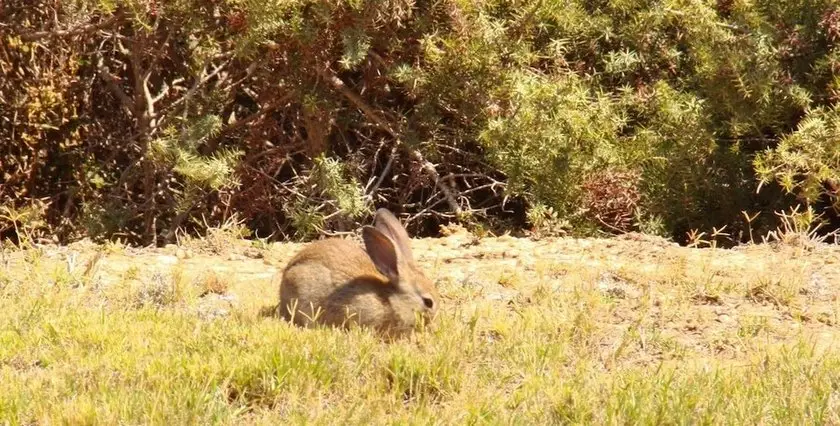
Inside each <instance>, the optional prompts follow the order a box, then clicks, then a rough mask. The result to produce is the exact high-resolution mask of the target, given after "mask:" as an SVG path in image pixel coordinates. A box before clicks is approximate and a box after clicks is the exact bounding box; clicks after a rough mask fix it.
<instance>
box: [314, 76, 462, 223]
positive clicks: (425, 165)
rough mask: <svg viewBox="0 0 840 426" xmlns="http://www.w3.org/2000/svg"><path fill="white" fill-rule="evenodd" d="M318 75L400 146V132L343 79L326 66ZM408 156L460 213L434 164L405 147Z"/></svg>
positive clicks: (455, 210)
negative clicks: (419, 166) (417, 163)
mask: <svg viewBox="0 0 840 426" xmlns="http://www.w3.org/2000/svg"><path fill="white" fill-rule="evenodd" d="M317 72H318V75H319V76H321V78H323V79H324V80H326V81H327V82H328V83H329V84H330V85H331V86H332V87H333V88H334V89H335V90H337V91H338V92H339V93H341V94H342V95H344V97H345V98H347V99H348V100H349V101H350V102H351V103H353V105H355V106H356V107H357V108H359V109H360V110H362V112H363V113H364V114H365V116H367V117H368V119H370V120H371V121H373V122H374V123H375V124H376V125H377V126H379V127H380V128H381V129H383V130H385V131H386V132H388V134H389V135H391V137H393V138H394V139H395V140H396V144H395V146H400V147H402V146H403V144H402V140H401V137H400V132H399V131H397V130H395V129H394V127H393V126H392V125H391V124H390V123H388V122H387V121H386V120H385V119H384V118H382V117H381V116H380V115H379V114H378V113H377V112H376V111H375V110H374V109H373V107H371V106H370V105H368V104H367V103H366V102H365V101H364V100H363V99H362V97H361V96H359V95H358V94H356V93H355V92H354V91H352V90H351V89H350V88H349V87H347V85H346V84H344V82H343V81H341V79H340V78H338V76H336V75H335V74H333V73H332V72H331V71H330V70H329V68H328V67H324V68H318V70H317ZM407 150H408V154H409V156H410V157H411V158H412V159H413V160H415V161H417V162H419V163H420V165H421V169H422V170H423V171H424V172H425V173H426V174H427V175H429V176H430V177H431V178H432V179H433V180H434V182H435V185H436V186H437V187H438V188H439V189H440V191H441V192H443V195H444V196H445V197H446V200H447V201H448V202H449V208H450V209H452V211H454V212H455V213H456V214H460V213H461V207H460V206H459V205H458V203H457V202H456V201H455V197H454V196H453V194H452V189H451V188H449V187H448V186H447V185H446V184H445V183H444V182H443V181H442V180H441V179H440V175H439V174H438V172H437V170H436V169H435V166H434V164H432V163H431V162H428V161H426V160H425V159H424V158H423V154H421V153H420V151H417V150H415V149H410V148H407Z"/></svg>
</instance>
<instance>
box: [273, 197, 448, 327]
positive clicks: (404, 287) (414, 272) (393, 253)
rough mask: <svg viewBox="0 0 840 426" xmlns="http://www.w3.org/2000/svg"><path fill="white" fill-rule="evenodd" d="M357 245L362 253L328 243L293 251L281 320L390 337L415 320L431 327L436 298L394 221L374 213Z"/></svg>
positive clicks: (345, 243)
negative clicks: (359, 328) (362, 328)
mask: <svg viewBox="0 0 840 426" xmlns="http://www.w3.org/2000/svg"><path fill="white" fill-rule="evenodd" d="M362 241H363V242H364V247H365V248H364V249H363V248H362V247H361V246H359V245H358V244H357V243H354V242H352V241H350V240H346V239H339V238H333V239H326V240H321V241H318V242H314V243H311V244H309V245H308V246H306V247H304V248H303V250H301V251H300V252H298V253H297V254H296V255H295V256H294V257H293V258H292V259H291V260H290V261H289V263H288V264H287V266H286V267H285V269H284V270H283V271H282V277H281V282H280V303H279V304H278V310H279V311H280V315H281V316H282V317H283V318H285V319H286V320H288V321H291V322H293V323H294V324H296V325H299V326H304V327H312V326H314V325H316V324H323V325H331V326H341V327H347V326H349V325H351V324H358V325H361V326H366V327H371V328H374V329H376V330H378V331H380V332H383V333H385V334H389V335H393V336H397V335H403V334H406V333H408V332H410V331H411V330H413V329H415V327H416V325H417V320H418V319H419V320H421V321H423V322H427V323H428V322H430V321H431V320H432V319H433V318H434V316H435V314H436V313H437V309H438V305H439V303H440V296H439V294H438V291H437V288H436V287H435V284H434V283H433V282H432V281H431V280H430V279H429V278H427V277H426V275H425V274H424V273H423V272H422V271H421V270H420V268H419V267H418V266H417V264H416V263H415V261H414V257H413V255H412V252H411V247H410V244H411V240H410V239H409V237H408V233H407V232H406V231H405V228H403V226H402V225H401V224H400V222H399V220H398V219H397V218H396V217H394V215H393V214H392V213H391V212H390V211H388V210H387V209H379V210H377V211H376V214H375V218H374V225H373V226H365V227H364V228H363V229H362ZM316 313H317V315H316ZM416 314H419V315H416Z"/></svg>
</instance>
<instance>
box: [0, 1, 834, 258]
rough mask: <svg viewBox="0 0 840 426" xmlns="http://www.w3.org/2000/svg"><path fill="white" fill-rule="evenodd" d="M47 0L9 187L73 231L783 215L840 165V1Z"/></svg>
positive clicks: (145, 232) (151, 232)
mask: <svg viewBox="0 0 840 426" xmlns="http://www.w3.org/2000/svg"><path fill="white" fill-rule="evenodd" d="M29 6H30V5H29V4H28V3H27V2H24V1H22V0H17V1H12V2H7V3H4V6H3V10H4V12H6V13H5V14H4V16H7V17H8V19H6V21H7V22H8V23H9V24H8V25H7V28H10V29H11V31H12V32H11V34H10V35H9V36H8V37H6V36H4V37H3V40H2V46H0V50H2V55H0V70H3V73H4V74H3V75H2V76H0V77H2V78H0V99H3V100H4V101H5V102H4V104H5V105H8V107H7V108H4V109H3V110H2V111H0V118H2V120H0V139H2V140H7V141H11V142H12V143H8V144H3V145H2V146H0V165H2V169H3V173H4V175H3V179H4V182H6V183H5V184H4V185H5V187H4V189H3V191H2V192H0V201H2V202H3V203H4V205H9V206H12V207H14V208H15V209H20V208H24V207H26V206H28V205H29V204H32V203H34V201H33V200H50V201H49V203H48V204H47V206H46V207H45V214H44V221H45V223H46V224H47V225H46V228H49V229H50V230H54V231H55V232H56V234H57V238H59V239H62V240H70V239H73V238H77V237H80V236H83V235H90V234H98V233H101V234H102V235H105V236H110V235H113V234H114V233H116V232H120V233H125V234H127V235H128V236H129V238H130V240H132V241H143V242H147V243H148V242H159V241H158V238H157V237H158V236H167V238H170V239H171V238H172V235H173V228H177V227H180V226H182V225H184V224H188V227H189V228H190V229H191V230H195V231H202V230H206V228H207V227H208V226H213V223H215V224H218V223H220V222H222V221H224V218H225V217H227V215H228V213H230V212H231V211H232V210H233V211H236V212H237V213H240V214H241V217H242V218H243V220H245V222H246V223H248V225H249V226H254V227H255V228H257V229H255V231H256V232H257V234H259V235H291V234H296V235H299V236H307V237H309V236H313V235H314V234H315V233H319V232H327V231H330V230H332V231H335V230H348V229H350V228H352V227H354V226H356V225H358V221H360V220H362V219H363V218H364V217H365V214H366V213H365V212H367V211H368V210H369V209H370V208H372V207H373V204H376V206H377V207H379V206H388V207H392V208H396V209H398V210H401V211H403V212H405V213H408V214H419V213H422V215H421V216H422V220H416V221H412V223H414V224H416V225H417V226H418V229H436V227H434V226H428V225H434V223H432V224H430V223H428V221H440V220H441V219H443V218H447V217H452V214H451V213H452V212H451V211H450V210H451V209H452V206H451V203H452V202H453V200H454V202H457V203H459V207H460V208H461V209H463V210H465V212H466V215H465V216H464V217H467V216H469V217H471V218H472V219H471V220H477V221H486V223H493V224H496V223H504V222H503V221H499V220H497V219H499V218H501V217H504V216H505V215H506V213H505V210H504V209H502V208H501V207H500V206H501V205H503V203H504V201H505V199H506V197H515V198H518V199H519V200H520V201H522V202H524V203H525V204H526V205H527V207H528V208H530V209H535V210H536V211H537V212H538V213H539V212H541V211H542V209H543V208H545V209H549V208H550V209H551V210H550V211H553V212H554V213H553V215H555V216H556V217H554V218H553V219H552V221H557V222H558V223H560V222H562V223H569V224H571V226H572V228H573V229H572V230H576V231H580V232H590V231H591V230H593V229H597V228H604V226H603V225H604V223H603V217H600V216H599V214H602V213H603V212H604V211H606V210H610V211H611V212H612V213H610V214H611V215H612V216H613V218H614V219H615V218H621V220H619V222H620V223H622V225H621V226H620V227H619V228H620V229H656V230H658V231H657V232H660V233H665V234H670V235H672V236H676V237H677V238H684V236H685V233H686V232H687V231H689V230H690V229H694V228H696V229H705V230H709V229H711V228H713V227H715V228H720V227H721V226H724V225H728V226H732V227H735V228H737V227H742V226H743V220H742V218H743V216H742V212H744V211H750V212H763V214H762V217H763V218H764V219H763V220H758V221H756V222H754V223H753V225H755V226H763V227H765V228H766V229H765V230H768V229H772V224H770V223H769V222H768V221H773V220H776V218H775V217H774V216H773V215H772V211H774V210H778V211H780V210H784V209H788V208H791V207H792V204H794V203H795V202H796V201H795V200H794V199H793V197H790V196H787V195H786V194H784V193H783V191H781V190H780V189H779V187H782V188H783V189H784V190H785V191H787V192H789V193H794V194H796V195H798V196H800V197H801V198H802V199H803V200H804V201H805V202H807V203H809V204H815V202H816V201H817V200H818V199H821V197H824V196H825V194H826V191H825V189H824V187H825V185H824V184H825V183H826V181H831V180H836V179H837V175H838V166H837V160H836V156H837V154H836V152H835V151H836V150H835V149H834V144H836V142H837V141H836V140H835V139H836V138H834V137H833V133H835V132H836V131H837V130H838V129H837V128H836V127H837V126H836V121H837V120H836V118H835V117H836V115H837V113H836V112H835V111H836V103H837V100H838V99H840V95H838V94H840V77H838V71H840V65H838V64H840V45H839V44H838V41H840V7H838V6H837V5H836V3H835V2H833V1H830V0H786V1H781V2H778V1H770V0H759V1H754V2H753V1H744V0H732V1H720V2H699V1H685V0H665V1H633V2H629V1H597V2H592V1H583V0H575V1H571V2H561V1H559V0H540V1H531V0H523V1H516V2H511V1H507V0H504V1H503V0H490V1H485V2H467V1H460V0H447V1H441V2H430V3H429V2H420V3H415V2H408V1H403V0H394V1H386V2H381V1H371V0H354V1H336V2H314V1H308V0H300V1H297V0H296V1H286V0H272V1H268V2H265V1H254V0H231V1H227V2H222V3H218V2H217V3H207V2H201V1H197V0H164V1H155V2H148V1H145V0H132V1H130V2H125V3H119V4H118V3H116V2H112V1H104V0H97V1H82V2H69V3H68V2H59V1H57V0H50V1H44V2H40V3H39V4H38V5H37V6H34V7H29ZM9 70H19V71H9ZM313 100H315V101H313ZM398 141H399V144H398ZM394 144H398V148H399V149H396V150H394V151H393V153H390V154H389V152H390V150H389V149H388V148H387V147H388V146H393V145H394ZM383 148H384V149H383ZM401 149H407V150H417V151H418V152H420V153H422V154H423V156H424V158H425V159H426V160H428V161H430V162H432V163H433V164H434V167H435V172H436V175H437V176H441V177H444V179H443V181H444V182H445V184H446V185H450V186H451V188H450V190H451V191H450V192H451V194H449V195H444V193H443V192H442V190H441V184H440V182H436V181H435V178H434V175H435V173H429V170H428V168H426V167H425V166H423V165H422V164H419V163H418V162H416V161H415V156H414V155H404V154H405V152H403V151H402V150H401ZM322 153H329V155H330V157H328V158H327V157H319V156H320V155H322ZM147 159H151V160H152V163H151V164H149V163H146V160H147ZM80 164H84V165H86V166H83V167H74V166H76V165H80ZM301 170H304V171H305V172H303V173H300V174H299V171H301ZM613 170H621V171H623V172H627V173H629V175H632V176H638V179H634V181H633V183H632V185H630V186H621V185H619V186H621V187H622V188H625V189H626V192H628V193H632V194H633V197H630V198H627V197H625V201H627V200H632V202H627V203H624V204H626V208H624V209H614V208H613V207H604V206H608V205H610V203H609V201H608V200H607V201H603V202H598V201H596V200H594V198H593V197H611V196H610V195H609V194H611V192H610V191H609V188H604V187H603V185H609V184H608V183H607V182H609V180H605V179H600V180H599V178H601V177H603V176H602V175H605V174H610V173H612V171H613ZM587 182H589V183H591V182H601V184H599V185H600V186H599V185H592V184H590V185H588V184H587ZM622 183H626V182H622ZM759 184H760V185H759ZM759 186H760V187H761V192H759V193H758V194H756V189H757V187H759ZM482 188H489V189H486V190H482ZM369 190H370V191H371V193H368V191H369ZM636 195H638V197H636ZM616 198H622V197H621V196H617V197H616ZM637 198H638V199H637ZM592 205H600V206H602V207H604V208H606V210H604V209H601V211H600V213H599V212H598V211H597V210H598V209H593V208H591V207H592ZM525 210H528V209H527V208H526V209H525ZM625 210H626V211H625ZM630 210H632V211H630ZM546 211H548V210H546ZM536 216H542V213H540V214H536ZM631 217H632V218H633V219H630V218H631ZM205 218H209V222H207V221H205V220H204V219H205ZM519 219H520V223H521V222H522V221H524V220H525V219H527V218H525V217H520V218H519ZM531 219H533V218H531ZM628 221H630V222H634V223H626V222H628ZM6 223H7V224H10V222H8V221H7V222H6ZM768 226H769V228H767V227H768ZM6 228H9V229H11V227H9V226H6ZM730 229H731V230H732V231H733V232H737V231H738V229H732V228H730ZM602 230H603V229H602ZM741 230H743V229H741ZM754 231H756V232H761V230H759V229H754ZM4 232H6V231H4ZM8 232H16V231H8Z"/></svg>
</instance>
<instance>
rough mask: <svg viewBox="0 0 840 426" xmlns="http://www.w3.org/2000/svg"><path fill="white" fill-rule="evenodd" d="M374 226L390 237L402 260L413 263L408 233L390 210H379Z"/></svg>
mask: <svg viewBox="0 0 840 426" xmlns="http://www.w3.org/2000/svg"><path fill="white" fill-rule="evenodd" d="M373 226H374V227H376V229H377V230H379V231H380V232H382V233H383V234H385V235H387V236H389V237H390V238H391V240H392V241H393V242H394V244H396V246H397V249H398V250H399V252H400V254H402V259H404V260H406V261H408V262H413V261H414V255H413V254H412V253H411V239H410V238H409V237H408V232H406V231H405V228H403V226H402V225H401V224H400V221H399V219H397V218H396V217H395V216H394V214H393V213H391V212H390V211H389V210H388V209H379V210H377V211H376V218H375V219H374V220H373Z"/></svg>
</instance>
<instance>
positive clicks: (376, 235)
mask: <svg viewBox="0 0 840 426" xmlns="http://www.w3.org/2000/svg"><path fill="white" fill-rule="evenodd" d="M362 240H363V241H364V242H365V250H366V251H367V253H368V256H370V260H372V261H373V264H374V266H376V269H377V270H379V272H381V273H382V275H385V276H386V277H388V279H389V280H391V281H392V282H397V280H398V277H399V267H398V263H399V259H398V257H397V248H396V247H395V246H394V243H393V242H392V241H391V239H390V238H389V237H388V236H387V235H385V234H384V233H382V232H380V231H379V230H378V229H376V228H374V227H372V226H365V227H364V228H362Z"/></svg>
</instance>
